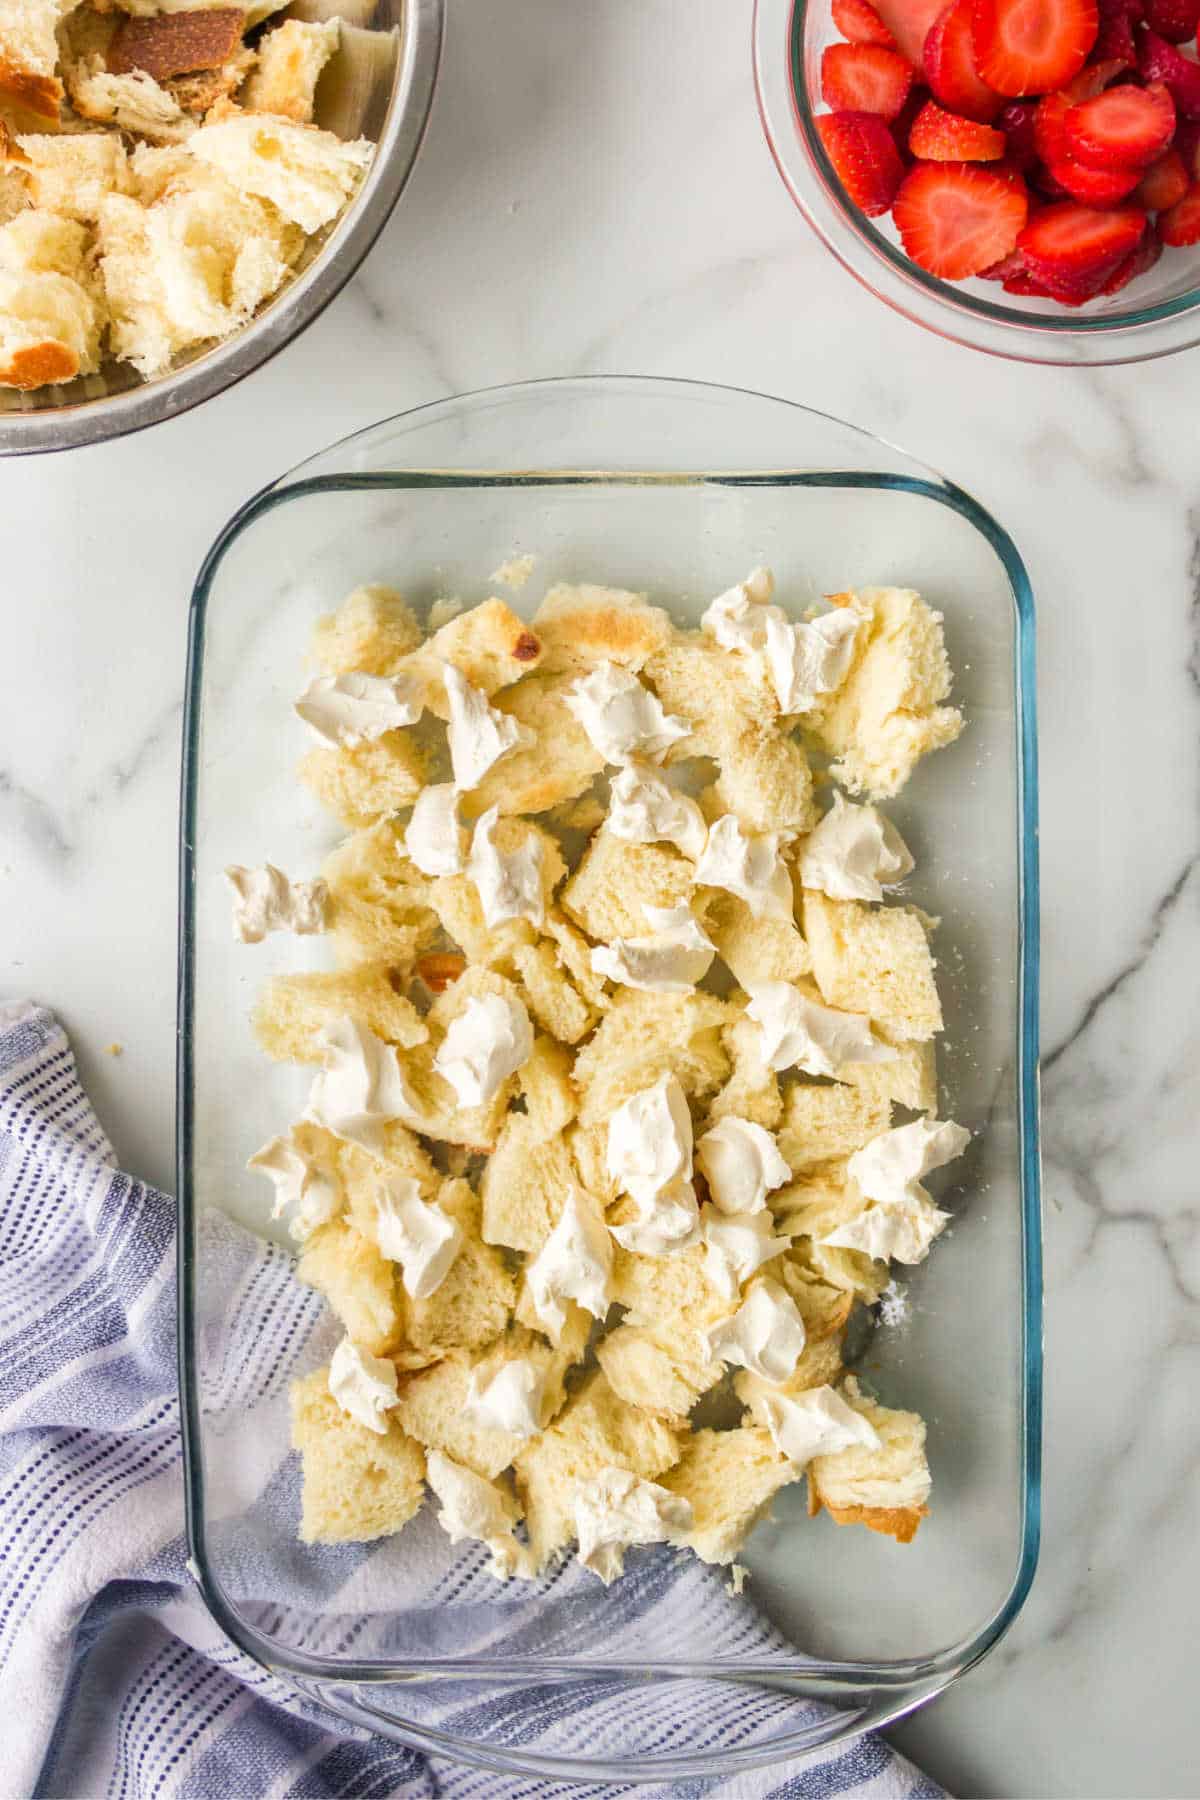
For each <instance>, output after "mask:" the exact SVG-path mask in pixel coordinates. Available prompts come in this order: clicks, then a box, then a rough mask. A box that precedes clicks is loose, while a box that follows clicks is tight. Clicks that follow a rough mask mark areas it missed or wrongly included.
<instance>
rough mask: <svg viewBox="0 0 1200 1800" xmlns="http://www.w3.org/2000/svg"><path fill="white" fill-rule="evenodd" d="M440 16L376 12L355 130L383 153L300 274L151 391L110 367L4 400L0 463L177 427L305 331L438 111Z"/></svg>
mask: <svg viewBox="0 0 1200 1800" xmlns="http://www.w3.org/2000/svg"><path fill="white" fill-rule="evenodd" d="M444 10H445V0H377V4H376V6H375V10H374V14H373V16H372V17H371V20H370V24H371V27H372V28H373V29H376V30H382V31H387V30H389V29H393V28H394V29H395V34H396V35H395V44H396V54H395V57H394V58H393V59H392V62H391V66H390V68H383V69H381V71H380V74H379V76H378V78H377V79H376V80H375V81H374V83H373V86H372V91H371V92H370V93H369V94H367V95H366V96H364V103H363V113H362V122H361V125H360V127H359V129H360V130H361V132H362V134H363V136H365V137H369V138H371V139H372V140H373V141H374V142H375V143H376V144H377V145H378V149H377V151H376V153H375V157H374V160H373V161H372V163H371V166H370V168H369V169H368V170H367V174H366V178H365V180H364V181H363V184H362V186H361V188H360V189H359V191H358V193H357V194H356V196H355V198H354V200H353V201H352V202H351V204H350V205H349V206H348V207H347V209H346V211H345V213H343V215H342V217H341V218H340V219H339V220H338V221H337V223H336V224H335V225H334V226H333V229H332V230H331V231H330V232H329V233H328V234H327V235H326V236H324V237H322V238H317V239H315V240H314V241H313V243H312V244H311V245H310V255H309V257H308V260H307V263H306V264H304V265H303V266H302V267H301V270H300V272H299V274H297V275H296V276H294V277H293V279H292V280H290V281H289V282H288V283H287V285H286V286H285V287H283V288H281V289H280V291H279V293H278V294H277V295H276V297H275V298H274V299H273V300H272V301H271V302H270V303H269V304H268V305H267V306H265V307H264V308H263V310H262V311H261V312H260V313H258V314H257V315H256V316H255V317H254V318H253V319H252V320H251V321H250V323H249V324H248V325H245V326H243V328H242V329H241V330H240V331H238V332H235V333H234V335H233V336H232V337H230V338H227V339H226V340H225V342H224V343H221V344H216V345H214V346H212V347H210V348H208V349H204V348H201V349H198V350H195V351H193V352H191V353H190V354H188V355H187V356H186V357H181V358H180V359H179V361H178V364H177V366H176V367H175V368H173V369H172V370H170V372H169V373H167V374H165V375H159V376H156V377H155V378H154V379H153V380H150V381H146V380H143V379H142V377H141V376H139V375H138V374H137V373H136V371H135V370H133V369H132V368H130V366H129V365H128V364H126V363H109V364H106V365H105V367H104V368H103V369H102V370H101V372H100V373H99V374H98V375H86V376H80V377H79V378H78V379H77V380H75V381H73V382H70V383H69V384H67V385H65V386H62V387H47V388H39V389H37V390H35V391H34V392H33V393H18V392H17V391H15V390H14V389H11V388H3V389H0V455H4V456H15V455H22V454H27V453H30V452H33V451H39V450H67V449H70V448H72V447H73V446H75V445H76V444H98V443H102V442H103V441H104V440H105V439H106V438H115V437H121V436H122V435H123V434H124V433H125V432H128V431H140V430H141V429H142V427H143V426H145V425H156V424H157V423H158V422H159V420H160V419H170V418H174V417H175V416H176V415H177V414H178V413H183V412H187V410H188V408H189V407H192V406H198V405H199V404H200V402H201V401H202V400H210V399H211V398H212V396H213V395H214V394H219V393H221V392H222V391H223V390H224V389H225V388H228V387H232V386H233V384H234V382H235V381H240V380H241V379H242V377H243V376H244V375H249V374H250V373H251V372H252V371H253V370H254V369H257V368H258V367H259V366H260V365H261V364H262V363H265V362H266V361H267V359H268V358H269V357H272V356H274V355H275V353H276V351H277V350H282V349H283V347H284V345H285V344H290V343H291V341H292V339H293V338H294V337H297V336H299V334H300V332H302V331H303V330H304V329H305V327H306V326H308V325H310V324H311V323H312V321H313V320H314V319H315V318H316V317H317V314H318V313H319V312H321V311H322V310H323V308H325V307H326V306H328V304H329V302H330V301H331V300H332V299H333V297H334V295H335V294H337V293H339V292H340V291H341V289H342V288H343V287H344V286H345V284H346V282H347V281H349V279H350V277H351V276H352V275H353V274H354V272H355V270H356V269H357V268H358V266H359V264H360V263H361V262H362V260H363V258H364V256H365V255H366V254H367V251H368V250H369V249H370V248H371V245H372V244H373V243H374V242H375V239H376V238H377V237H378V235H379V233H380V232H381V231H382V229H383V227H384V225H385V223H386V222H387V219H388V215H389V214H390V213H391V210H392V208H393V206H395V204H396V202H397V200H398V199H399V198H400V194H401V191H402V190H403V188H404V184H405V182H406V181H407V180H408V177H409V174H410V172H411V170H412V167H413V164H414V162H415V161H416V156H417V151H418V150H419V148H420V145H421V138H422V135H423V134H424V130H425V122H426V120H427V119H428V117H429V107H430V103H431V102H432V99H433V89H434V83H435V81H436V79H437V70H438V61H439V58H440V55H441V48H442V32H443V23H444ZM357 16H361V15H357ZM320 122H321V120H320V117H319V115H318V123H320Z"/></svg>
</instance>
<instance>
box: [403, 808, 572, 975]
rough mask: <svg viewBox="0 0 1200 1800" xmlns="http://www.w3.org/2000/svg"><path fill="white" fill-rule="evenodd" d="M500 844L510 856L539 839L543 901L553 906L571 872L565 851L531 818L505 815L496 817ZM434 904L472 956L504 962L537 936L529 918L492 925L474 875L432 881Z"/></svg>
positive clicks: (450, 931)
mask: <svg viewBox="0 0 1200 1800" xmlns="http://www.w3.org/2000/svg"><path fill="white" fill-rule="evenodd" d="M494 842H495V845H496V848H497V849H498V850H499V851H500V852H501V853H502V854H503V855H505V856H511V855H512V854H513V853H514V851H517V850H521V849H524V848H525V847H526V846H528V845H531V844H536V845H537V846H538V848H539V850H540V853H541V862H540V877H541V889H542V903H543V905H544V906H547V907H548V906H549V905H550V903H551V900H552V899H553V897H554V890H555V888H556V887H557V886H558V884H559V882H560V881H561V880H562V878H563V876H564V875H565V874H566V872H567V865H566V864H565V863H564V861H563V859H562V853H561V851H560V850H559V848H558V845H557V844H556V843H555V841H554V839H553V838H552V837H551V836H550V834H549V832H546V831H542V830H541V828H540V827H539V826H537V825H535V824H533V822H532V821H531V820H529V819H513V818H503V819H499V820H497V822H496V830H495V836H494ZM429 904H430V906H431V907H432V909H433V911H434V912H435V913H436V914H437V916H438V918H439V920H440V921H441V924H442V928H443V930H444V931H445V932H446V935H447V936H448V937H450V938H453V940H454V942H455V943H456V944H458V945H459V947H460V949H461V950H462V951H463V952H464V954H465V955H466V957H467V958H468V960H469V961H470V962H473V963H489V964H496V965H499V966H502V967H507V966H510V965H511V964H512V961H513V957H514V953H515V952H516V950H517V949H518V948H519V947H520V946H521V945H523V944H532V943H533V942H534V939H535V937H536V931H535V928H534V926H533V925H532V924H531V923H530V921H529V920H528V919H506V920H505V921H504V922H503V924H500V925H494V926H490V925H488V923H487V921H486V919H485V918H484V914H483V906H482V904H481V902H480V899H479V890H478V888H477V887H476V886H475V883H474V882H473V881H472V879H471V877H470V876H469V875H466V874H463V875H439V876H438V878H437V880H436V881H434V882H432V883H431V884H430V888H429Z"/></svg>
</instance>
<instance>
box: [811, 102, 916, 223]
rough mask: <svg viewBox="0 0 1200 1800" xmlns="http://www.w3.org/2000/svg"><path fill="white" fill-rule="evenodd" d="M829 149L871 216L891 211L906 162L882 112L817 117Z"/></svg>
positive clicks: (850, 191)
mask: <svg viewBox="0 0 1200 1800" xmlns="http://www.w3.org/2000/svg"><path fill="white" fill-rule="evenodd" d="M816 127H817V130H818V131H819V133H820V134H821V142H822V143H823V144H824V146H825V153H826V155H827V156H828V158H829V160H830V162H831V163H832V164H833V166H834V168H835V169H836V171H837V174H838V179H839V180H840V181H841V184H842V186H843V187H844V188H845V190H846V192H847V194H848V195H849V196H850V198H851V200H853V202H854V204H855V205H856V206H858V207H861V209H862V211H863V212H865V213H867V214H868V215H869V216H870V217H871V218H875V217H877V216H878V215H879V214H880V213H885V212H887V210H888V208H889V207H890V206H891V204H892V201H893V200H894V199H895V198H896V190H897V188H898V187H899V186H900V183H901V181H902V180H903V178H904V164H903V163H902V162H901V161H900V152H899V151H898V150H897V148H896V140H895V139H894V138H893V136H892V134H891V132H890V131H889V130H888V128H887V125H886V124H885V123H884V121H883V120H882V119H881V118H880V117H879V114H878V113H864V112H835V113H822V114H820V116H819V117H818V118H817V120H816Z"/></svg>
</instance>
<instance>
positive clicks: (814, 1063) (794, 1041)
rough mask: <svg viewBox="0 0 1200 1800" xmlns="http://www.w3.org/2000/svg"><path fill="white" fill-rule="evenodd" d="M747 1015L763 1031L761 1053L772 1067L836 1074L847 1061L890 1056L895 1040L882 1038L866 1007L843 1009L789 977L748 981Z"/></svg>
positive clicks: (880, 1059)
mask: <svg viewBox="0 0 1200 1800" xmlns="http://www.w3.org/2000/svg"><path fill="white" fill-rule="evenodd" d="M746 992H747V993H748V994H749V996H750V1003H749V1005H748V1006H747V1008H746V1013H747V1015H748V1017H750V1018H751V1019H753V1020H754V1022H755V1024H756V1025H757V1026H758V1027H759V1030H760V1033H761V1039H760V1054H761V1056H762V1060H763V1062H764V1063H765V1064H766V1065H767V1067H768V1068H769V1069H775V1070H780V1069H793V1068H799V1069H803V1070H804V1072H805V1074H806V1075H836V1074H837V1072H838V1070H839V1069H840V1068H842V1066H843V1065H844V1064H845V1063H875V1062H891V1061H892V1060H893V1059H894V1058H895V1055H896V1052H895V1050H894V1049H893V1047H892V1045H891V1044H883V1043H880V1041H879V1039H878V1038H877V1037H876V1036H875V1035H874V1033H873V1032H872V1030H871V1021H870V1020H869V1019H868V1018H866V1017H864V1015H863V1014H862V1013H848V1012H839V1011H838V1010H837V1009H836V1007H832V1006H822V1005H821V1003H820V1002H819V1001H817V1000H810V999H809V998H808V996H807V995H806V994H802V993H801V992H800V990H799V988H797V987H793V986H792V984H791V982H790V981H756V982H750V983H748V984H747V988H746Z"/></svg>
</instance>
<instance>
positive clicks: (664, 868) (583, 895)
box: [562, 830, 696, 944]
mask: <svg viewBox="0 0 1200 1800" xmlns="http://www.w3.org/2000/svg"><path fill="white" fill-rule="evenodd" d="M695 882H696V870H695V866H694V864H692V863H691V862H689V861H688V859H687V857H686V856H681V855H680V854H679V852H678V850H674V849H672V848H671V847H670V845H668V844H631V843H628V842H627V841H626V839H624V838H619V837H615V836H614V835H613V833H612V832H611V831H603V830H602V831H598V832H597V833H596V835H595V837H594V838H593V839H592V841H591V843H590V844H589V845H588V847H587V849H586V851H585V852H584V855H583V860H582V861H581V862H580V864H579V867H578V868H577V869H576V871H575V873H574V874H573V875H572V876H571V879H570V880H569V881H568V882H567V885H566V886H565V887H564V889H563V891H562V907H563V911H564V912H565V913H566V914H567V915H568V917H569V918H572V919H574V921H575V923H576V924H577V925H580V926H582V928H583V930H584V931H586V932H587V934H588V936H589V937H592V938H596V939H598V940H599V941H600V942H601V943H605V944H607V943H611V942H612V940H613V939H614V938H619V937H644V936H645V934H646V933H647V932H648V931H649V929H650V925H649V921H648V920H647V918H646V910H645V909H646V907H647V906H678V905H680V904H681V903H682V902H685V901H686V900H687V899H688V898H689V896H690V895H691V892H692V889H693V887H694V886H695Z"/></svg>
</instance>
